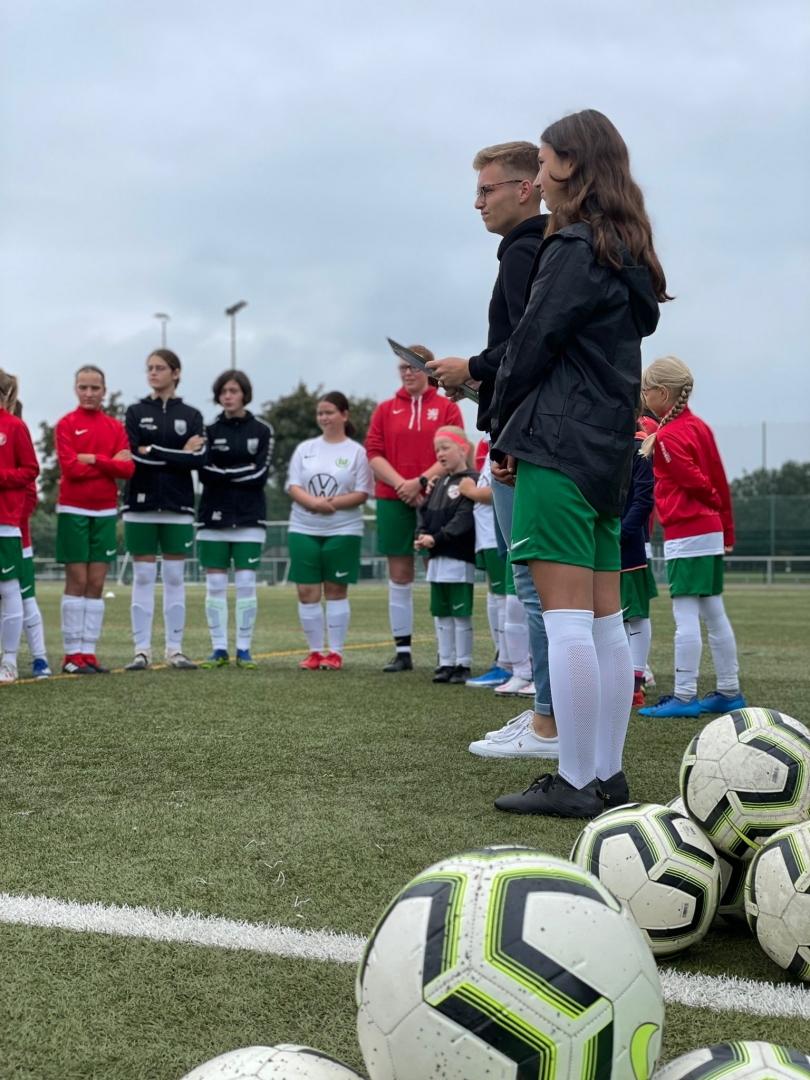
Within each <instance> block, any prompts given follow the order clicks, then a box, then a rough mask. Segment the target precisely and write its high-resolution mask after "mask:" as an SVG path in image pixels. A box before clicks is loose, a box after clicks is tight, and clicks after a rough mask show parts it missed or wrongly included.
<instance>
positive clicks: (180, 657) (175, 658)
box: [166, 649, 197, 671]
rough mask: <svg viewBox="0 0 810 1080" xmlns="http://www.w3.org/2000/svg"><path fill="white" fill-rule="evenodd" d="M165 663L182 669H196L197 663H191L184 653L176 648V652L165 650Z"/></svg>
mask: <svg viewBox="0 0 810 1080" xmlns="http://www.w3.org/2000/svg"><path fill="white" fill-rule="evenodd" d="M166 663H167V664H168V665H169V667H173V668H180V669H181V670H182V671H196V670H197V665H196V664H192V662H191V661H190V660H189V658H188V657H187V656H186V655H185V653H182V652H180V650H179V649H178V650H177V651H176V652H169V650H168V649H167V650H166Z"/></svg>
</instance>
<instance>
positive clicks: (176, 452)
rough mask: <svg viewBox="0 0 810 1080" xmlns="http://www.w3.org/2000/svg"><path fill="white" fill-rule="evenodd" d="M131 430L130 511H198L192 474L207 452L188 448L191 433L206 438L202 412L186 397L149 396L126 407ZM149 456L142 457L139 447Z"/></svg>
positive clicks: (127, 495)
mask: <svg viewBox="0 0 810 1080" xmlns="http://www.w3.org/2000/svg"><path fill="white" fill-rule="evenodd" d="M124 426H125V428H126V430H127V438H128V439H129V446H130V450H131V451H132V460H133V461H134V462H135V473H134V475H133V477H132V479H131V480H129V481H128V482H127V486H126V490H125V491H124V507H123V509H124V510H125V511H127V510H129V511H135V512H136V513H137V512H138V511H141V512H143V513H146V512H147V511H150V512H152V513H154V512H155V511H156V510H165V511H170V512H171V513H174V514H193V513H194V484H193V482H192V479H191V474H192V472H193V471H194V469H199V468H201V467H202V464H203V462H204V461H205V455H206V448H205V446H203V447H202V448H201V449H199V450H193V451H192V450H184V449H183V447H184V446H185V444H186V443H187V442H188V440H189V439H190V438H191V436H192V435H202V436H203V438H205V424H204V422H203V418H202V413H201V412H200V411H199V409H194V408H192V406H191V405H186V403H185V402H184V401H183V399H182V398H178V397H173V398H169V400H168V401H166V402H165V403H164V402H163V401H161V399H160V398H153V397H151V396H150V397H145V398H141V400H140V401H136V402H135V404H134V405H130V407H129V408H128V409H127V415H126V419H125V421H124ZM139 446H147V447H149V452H148V453H146V454H139V453H138V447H139Z"/></svg>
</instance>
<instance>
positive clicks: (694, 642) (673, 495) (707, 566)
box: [639, 356, 745, 717]
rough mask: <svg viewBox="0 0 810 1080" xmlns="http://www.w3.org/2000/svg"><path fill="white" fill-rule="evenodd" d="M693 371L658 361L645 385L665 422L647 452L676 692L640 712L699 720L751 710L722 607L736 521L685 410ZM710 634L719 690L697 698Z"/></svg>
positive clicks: (702, 431)
mask: <svg viewBox="0 0 810 1080" xmlns="http://www.w3.org/2000/svg"><path fill="white" fill-rule="evenodd" d="M692 387H693V379H692V372H691V371H690V370H689V368H688V367H687V366H686V364H685V363H684V362H683V360H679V359H678V358H677V357H676V356H664V357H662V358H661V359H660V360H655V361H654V362H653V363H652V364H650V366H649V367H648V368H647V369H646V371H645V372H644V375H643V377H642V382H641V388H642V393H643V394H644V400H645V402H646V404H647V407H648V408H649V409H651V410H652V411H653V412H654V413H655V415H656V416H658V417H660V419H661V422H660V424H659V427H658V431H657V432H654V433H653V434H652V435H649V436H648V437H647V438H646V439H645V440H644V444H643V446H642V453H643V454H646V455H649V454H651V453H652V451H653V449H654V450H655V459H654V469H655V508H656V511H657V513H658V518H659V520H660V522H661V524H662V526H663V528H664V557H665V558H666V561H667V576H668V577H669V592H670V596H671V597H672V613H673V615H674V616H675V693H674V694H668V695H666V696H665V697H662V698H661V700H660V701H659V702H658V704H657V705H651V706H649V707H648V708H645V709H639V712H640V713H641V714H642V715H644V716H664V717H668V716H700V714H701V713H726V712H731V710H732V709H742V708H744V707H745V698H744V697H743V696H742V694H741V693H740V682H739V677H738V671H739V668H738V664H737V643H736V642H735V640H734V631H733V630H732V629H731V623H730V622H729V621H728V616H727V615H726V611H725V608H724V607H723V596H722V593H723V554H724V553H728V552H730V551H731V549H732V547H733V546H734V520H733V517H732V510H731V493H730V492H729V488H728V482H727V480H726V474H725V470H724V469H723V462H722V461H721V460H720V454H719V453H718V450H717V444H716V443H715V441H714V436H713V435H712V433H711V430H710V428H709V427H708V425H707V424H705V423H704V422H703V421H702V420H699V419H698V418H697V417H696V416H695V415H694V413H692V412H691V410H690V409H689V407H688V406H687V401H688V400H689V395H690V394H691V393H692ZM701 619H703V620H704V622H705V623H706V627H707V629H708V632H709V648H710V649H711V652H712V660H713V661H714V670H715V673H716V675H717V690H716V691H715V692H714V693H712V694H709V695H708V697H704V698H702V699H699V698H698V696H697V683H698V673H699V671H700V654H701V651H702V648H703V643H702V641H701V636H700V620H701Z"/></svg>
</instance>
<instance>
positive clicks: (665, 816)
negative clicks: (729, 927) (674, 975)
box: [571, 803, 720, 956]
mask: <svg viewBox="0 0 810 1080" xmlns="http://www.w3.org/2000/svg"><path fill="white" fill-rule="evenodd" d="M571 858H572V860H573V861H574V862H575V863H576V864H577V865H578V866H581V867H583V869H585V870H590V872H591V873H592V874H595V875H596V876H597V877H598V878H599V880H600V881H601V882H602V884H603V885H606V886H607V887H608V888H609V889H610V891H611V892H612V893H613V895H614V896H617V897H618V898H619V899H620V900H624V901H626V902H627V904H628V906H629V907H630V910H631V912H632V913H633V918H634V919H635V920H636V922H637V923H638V925H639V926H640V927H641V929H642V930H643V931H644V933H645V934H646V935H647V938H648V939H649V942H650V948H651V949H652V951H653V952H654V953H655V955H656V956H673V955H674V954H675V953H679V952H683V950H684V949H688V948H689V947H690V945H696V944H697V942H699V941H701V940H702V939H703V938H704V937H705V936H706V934H707V932H708V930H709V927H710V926H711V924H712V920H713V919H714V916H715V914H716V912H717V904H718V902H719V900H720V865H719V863H718V861H717V855H716V854H715V851H714V848H713V847H712V845H711V844H710V843H709V841H708V840H707V839H706V837H705V836H704V835H703V833H702V832H701V831H700V829H699V828H698V827H697V825H695V823H694V822H693V821H690V820H689V818H688V817H684V816H683V815H682V814H679V813H677V811H675V810H671V809H670V808H669V807H667V806H658V805H657V804H656V803H632V804H630V805H628V806H619V807H617V808H616V809H615V810H608V811H607V812H606V813H604V814H601V815H600V816H599V817H598V818H596V820H595V821H592V822H590V823H589V824H588V825H586V827H585V828H584V829H583V830H582V832H581V833H580V835H579V839H578V840H577V842H576V843H575V844H574V849H573V851H572V852H571Z"/></svg>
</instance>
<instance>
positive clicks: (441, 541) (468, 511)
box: [416, 469, 478, 563]
mask: <svg viewBox="0 0 810 1080" xmlns="http://www.w3.org/2000/svg"><path fill="white" fill-rule="evenodd" d="M465 476H469V477H470V478H471V479H472V480H477V479H478V473H477V472H476V471H475V470H474V469H466V470H465V471H464V472H460V473H455V475H453V476H440V477H439V478H438V480H437V481H436V483H435V484H434V485H433V489H432V491H431V493H430V495H428V497H427V498H426V499H425V501H424V502H423V503H422V505H421V506H420V507H419V509H418V510H417V512H416V513H417V522H418V524H417V526H416V535H417V536H418V535H419V534H420V533H428V534H429V535H430V536H432V537H433V539H434V540H435V541H436V543H435V545H434V546H433V547H432V548H430V549H429V550H428V551H427V552H426V554H427V556H428V558H431V559H433V558H436V556H438V555H446V556H447V557H448V558H450V559H461V560H462V561H463V562H469V563H474V562H475V520H474V518H473V506H474V505H475V504H474V503H473V501H472V499H468V498H467V497H466V495H462V494H461V492H460V491H459V489H458V485H459V484H460V483H461V481H462V480H463V479H464V477H465Z"/></svg>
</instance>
